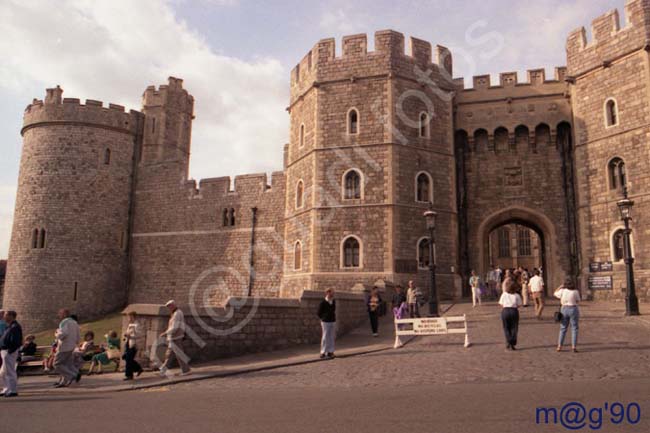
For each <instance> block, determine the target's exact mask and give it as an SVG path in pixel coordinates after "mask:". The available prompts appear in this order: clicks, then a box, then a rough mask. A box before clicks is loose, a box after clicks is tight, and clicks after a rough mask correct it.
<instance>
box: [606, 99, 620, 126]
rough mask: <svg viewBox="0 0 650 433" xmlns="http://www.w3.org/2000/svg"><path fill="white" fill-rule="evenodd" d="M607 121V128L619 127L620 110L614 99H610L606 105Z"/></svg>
mask: <svg viewBox="0 0 650 433" xmlns="http://www.w3.org/2000/svg"><path fill="white" fill-rule="evenodd" d="M605 119H606V121H607V126H616V125H618V108H617V107H616V101H614V100H613V99H608V100H607V102H606V103H605Z"/></svg>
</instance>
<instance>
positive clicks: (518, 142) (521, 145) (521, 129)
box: [511, 125, 535, 153]
mask: <svg viewBox="0 0 650 433" xmlns="http://www.w3.org/2000/svg"><path fill="white" fill-rule="evenodd" d="M528 137H529V134H528V128H527V127H526V126H524V125H519V126H517V127H516V128H515V141H514V144H513V147H512V149H511V150H513V151H517V149H524V150H526V149H528V147H529V146H528V141H529V140H528ZM531 147H532V146H531ZM531 150H532V151H533V153H534V152H535V149H531Z"/></svg>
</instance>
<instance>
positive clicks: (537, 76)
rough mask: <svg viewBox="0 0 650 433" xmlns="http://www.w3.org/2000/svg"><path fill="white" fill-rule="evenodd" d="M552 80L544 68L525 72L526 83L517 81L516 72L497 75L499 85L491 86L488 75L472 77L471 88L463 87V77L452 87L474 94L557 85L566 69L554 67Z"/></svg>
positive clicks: (456, 79) (562, 78) (561, 80)
mask: <svg viewBox="0 0 650 433" xmlns="http://www.w3.org/2000/svg"><path fill="white" fill-rule="evenodd" d="M554 71H555V73H554V76H553V79H546V70H545V69H544V68H537V69H528V71H526V81H522V82H520V81H519V78H518V74H517V72H501V73H499V84H496V85H492V83H491V79H490V75H489V74H485V75H475V76H473V77H472V87H465V79H464V78H463V77H460V78H454V85H455V87H456V89H458V90H462V91H464V92H475V91H482V90H498V89H507V88H512V87H518V86H525V87H529V86H542V85H546V84H553V85H555V84H557V83H561V82H563V81H564V79H565V77H566V67H565V66H557V67H555V70H554Z"/></svg>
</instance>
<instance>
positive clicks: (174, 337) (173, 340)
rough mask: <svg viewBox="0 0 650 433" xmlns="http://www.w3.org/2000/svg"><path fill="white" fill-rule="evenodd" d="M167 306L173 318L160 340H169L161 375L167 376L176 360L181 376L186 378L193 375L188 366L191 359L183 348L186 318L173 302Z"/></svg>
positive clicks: (169, 302)
mask: <svg viewBox="0 0 650 433" xmlns="http://www.w3.org/2000/svg"><path fill="white" fill-rule="evenodd" d="M165 306H166V307H167V308H168V309H169V311H170V313H171V316H170V318H169V324H168V325H167V330H166V331H165V332H163V333H162V334H160V338H166V339H167V351H166V352H165V361H164V362H163V365H162V367H160V375H161V376H167V371H168V370H169V367H170V366H171V364H172V363H173V362H174V360H176V361H177V362H178V365H179V366H180V367H181V376H186V375H188V374H191V371H190V367H189V366H188V365H187V361H188V360H189V359H188V358H187V355H186V354H185V352H183V348H182V341H183V338H184V337H185V316H184V315H183V312H182V311H181V310H180V309H179V308H178V307H177V306H176V302H174V301H173V300H172V301H168V302H167V303H166V304H165Z"/></svg>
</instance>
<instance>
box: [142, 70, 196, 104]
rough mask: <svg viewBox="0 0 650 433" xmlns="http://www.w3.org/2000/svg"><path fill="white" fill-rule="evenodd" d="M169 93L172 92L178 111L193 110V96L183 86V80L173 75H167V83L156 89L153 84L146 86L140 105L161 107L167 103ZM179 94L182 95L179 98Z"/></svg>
mask: <svg viewBox="0 0 650 433" xmlns="http://www.w3.org/2000/svg"><path fill="white" fill-rule="evenodd" d="M170 93H174V96H175V98H174V100H175V102H176V103H177V104H180V105H179V106H178V107H177V108H178V109H179V111H183V112H184V111H189V112H192V113H193V112H194V111H193V108H194V97H193V96H192V95H190V94H189V93H188V91H187V90H185V89H184V88H183V80H182V79H180V78H175V77H169V78H168V84H162V85H160V86H159V87H158V88H157V89H156V87H155V86H148V87H147V88H146V90H145V91H144V93H143V95H142V106H146V107H149V108H152V107H162V106H163V105H166V104H167V102H168V100H169V95H170ZM179 94H180V95H181V96H182V97H180V98H179V97H178V95H179Z"/></svg>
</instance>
